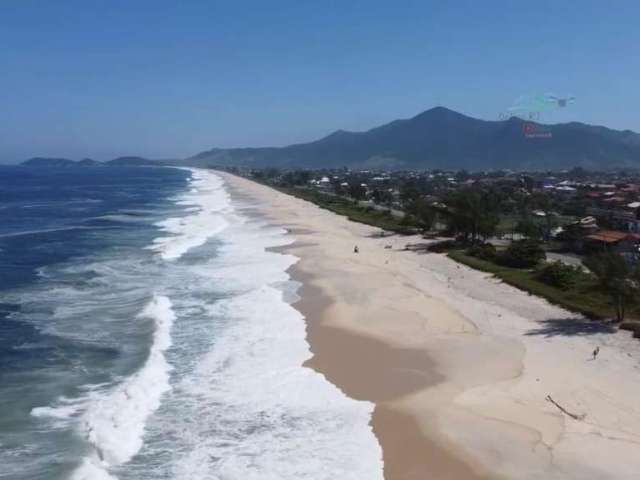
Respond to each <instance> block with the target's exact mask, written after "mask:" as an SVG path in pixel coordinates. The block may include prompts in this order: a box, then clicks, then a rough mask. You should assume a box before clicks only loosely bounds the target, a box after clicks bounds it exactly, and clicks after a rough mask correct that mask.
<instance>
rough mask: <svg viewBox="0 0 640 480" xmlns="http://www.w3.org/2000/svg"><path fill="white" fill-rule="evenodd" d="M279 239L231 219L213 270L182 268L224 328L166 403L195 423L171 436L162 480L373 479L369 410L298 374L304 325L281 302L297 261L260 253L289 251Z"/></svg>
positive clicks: (376, 451) (314, 376) (377, 464)
mask: <svg viewBox="0 0 640 480" xmlns="http://www.w3.org/2000/svg"><path fill="white" fill-rule="evenodd" d="M285 233H286V232H285V231H284V230H283V229H281V228H275V227H271V226H269V225H267V224H264V223H261V222H256V221H252V222H250V221H248V219H246V218H243V217H241V216H240V217H238V218H235V219H234V220H232V224H231V225H230V227H229V228H227V229H226V230H224V232H222V233H221V234H220V236H219V238H220V239H221V240H222V241H224V243H225V244H224V246H223V247H222V248H220V250H219V253H220V256H219V257H218V258H217V259H216V262H215V263H214V264H212V265H211V264H210V265H194V266H192V267H191V269H192V270H193V271H194V272H198V276H201V277H204V276H206V275H207V274H208V276H209V278H210V279H211V283H213V284H215V285H216V289H217V290H218V291H222V292H225V294H227V295H228V298H226V299H224V300H220V301H218V302H217V303H216V304H215V305H213V306H212V307H209V309H208V316H209V317H210V318H212V319H220V318H222V319H224V323H225V327H224V328H223V329H222V330H220V331H218V335H217V336H216V338H215V341H214V343H213V345H212V348H211V349H210V350H209V351H208V353H206V354H205V355H204V357H202V359H201V360H200V361H199V362H198V363H197V364H196V365H195V367H194V369H193V370H192V371H191V373H190V374H189V375H186V376H184V377H183V378H182V379H181V381H180V382H179V384H178V385H177V387H176V389H175V392H176V393H178V392H179V393H180V395H179V396H177V395H176V396H175V397H174V398H171V399H169V400H167V401H168V402H169V401H171V402H176V403H177V404H178V405H179V406H177V407H176V408H178V409H179V410H180V414H179V417H180V418H185V419H186V418H196V419H197V420H196V421H187V423H186V424H183V425H182V426H181V427H178V428H175V427H171V431H172V433H173V434H174V435H176V436H178V437H179V438H178V439H177V444H179V445H180V448H179V450H178V452H177V453H176V455H175V460H174V465H173V467H172V470H171V473H169V476H170V478H174V479H177V480H187V479H189V480H191V479H198V480H219V479H222V478H229V479H240V478H242V479H243V480H244V479H246V480H258V479H259V480H294V479H295V480H300V479H308V480H329V479H331V480H333V479H336V478H340V479H347V480H356V479H357V480H360V479H363V478H366V479H372V480H377V479H382V471H383V469H382V452H381V449H380V446H379V444H378V441H377V439H376V438H375V436H374V434H373V432H372V430H371V427H370V425H369V422H370V418H371V413H372V411H373V407H374V406H373V404H371V403H369V402H360V401H356V400H353V399H351V398H348V397H347V396H345V395H344V394H343V393H342V392H341V391H340V390H339V389H338V388H337V387H335V386H334V385H333V384H331V383H329V382H328V381H327V380H326V379H325V378H324V377H323V376H322V375H321V374H319V373H317V372H315V371H313V370H311V369H309V368H306V367H303V364H304V362H305V360H307V359H308V358H309V357H310V356H311V352H310V350H309V345H308V344H307V342H306V325H305V322H304V317H303V316H302V315H301V314H300V313H299V312H298V311H297V310H295V309H294V308H293V307H292V306H291V305H289V304H288V303H287V302H286V301H285V294H286V295H289V296H291V288H289V287H286V285H289V283H290V278H289V275H288V274H287V273H286V270H287V269H288V268H289V267H290V266H291V265H292V264H293V263H295V262H296V261H297V258H296V257H294V256H292V255H286V254H280V253H275V252H270V251H268V250H267V249H268V248H270V247H275V246H282V245H286V244H288V243H290V242H291V241H292V239H291V237H290V236H288V235H286V234H285ZM207 268H208V269H209V271H208V272H206V269H207ZM289 286H291V285H289Z"/></svg>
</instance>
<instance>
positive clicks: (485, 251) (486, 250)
mask: <svg viewBox="0 0 640 480" xmlns="http://www.w3.org/2000/svg"><path fill="white" fill-rule="evenodd" d="M466 253H467V255H470V256H472V257H476V258H479V259H480V260H486V261H488V262H492V261H494V260H495V259H496V255H497V254H496V247H494V246H493V245H491V244H490V243H483V244H481V245H473V246H472V247H469V248H468V249H467V251H466Z"/></svg>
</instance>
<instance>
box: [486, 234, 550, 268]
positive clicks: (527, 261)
mask: <svg viewBox="0 0 640 480" xmlns="http://www.w3.org/2000/svg"><path fill="white" fill-rule="evenodd" d="M545 258H546V254H545V253H544V250H543V249H542V246H541V245H540V242H538V241H537V240H532V239H526V240H517V241H515V242H511V245H509V248H507V249H506V250H505V251H504V252H503V253H502V254H501V255H498V261H499V263H501V264H502V265H505V266H507V267H512V268H532V267H535V266H536V265H537V264H538V263H540V262H541V261H542V260H544V259H545Z"/></svg>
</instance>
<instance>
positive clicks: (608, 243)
mask: <svg viewBox="0 0 640 480" xmlns="http://www.w3.org/2000/svg"><path fill="white" fill-rule="evenodd" d="M639 245H640V234H637V233H629V232H621V231H619V230H600V231H599V232H596V233H592V234H590V235H587V236H586V237H585V247H586V248H587V249H591V250H610V251H613V252H616V253H622V254H627V253H633V254H637V253H638V247H639Z"/></svg>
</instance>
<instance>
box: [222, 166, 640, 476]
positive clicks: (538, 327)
mask: <svg viewBox="0 0 640 480" xmlns="http://www.w3.org/2000/svg"><path fill="white" fill-rule="evenodd" d="M222 175H223V176H224V178H225V180H226V182H227V184H228V185H229V187H230V189H231V191H232V194H233V195H238V196H246V198H248V199H251V201H252V204H253V205H255V208H257V209H258V210H259V211H260V213H261V214H262V215H265V216H267V217H268V218H269V219H270V220H271V221H273V222H274V223H277V224H280V225H283V226H284V227H286V228H288V229H289V230H290V231H291V234H292V235H293V237H294V238H295V242H294V243H293V244H292V245H290V246H289V247H287V248H286V251H287V252H290V253H292V254H293V255H295V256H297V257H299V258H300V261H299V262H298V263H297V264H296V265H295V267H294V268H293V269H292V270H291V275H292V276H293V278H295V279H296V280H298V281H300V282H301V283H302V284H303V287H302V289H301V293H300V295H301V300H300V301H299V302H298V303H296V305H295V307H296V308H297V309H299V310H300V311H301V312H302V313H303V314H304V315H305V317H306V319H307V325H308V327H307V333H308V341H309V343H310V345H311V349H312V352H313V354H314V356H313V358H312V359H311V360H310V361H309V362H308V366H309V367H311V368H314V369H315V370H317V371H319V372H321V373H323V374H324V375H325V376H326V377H327V378H328V379H329V380H330V381H331V382H332V383H334V384H335V385H337V386H338V387H339V388H340V389H342V390H343V391H344V392H345V393H346V394H347V395H349V396H350V397H352V398H355V399H362V400H368V401H371V402H374V403H375V405H376V408H375V411H374V414H373V418H372V427H373V430H374V432H375V434H376V436H377V438H378V440H379V442H380V445H381V446H382V450H383V459H384V464H385V478H387V479H388V480H400V479H500V478H505V479H637V478H640V381H639V379H640V342H638V341H637V340H634V339H633V338H631V335H630V334H629V333H628V332H624V331H622V332H617V331H614V329H612V328H610V327H608V326H607V325H604V324H601V323H595V322H590V321H587V320H585V319H582V318H580V317H579V316H577V315H576V314H573V313H571V312H567V311H565V310H563V309H561V308H558V307H556V306H553V305H551V304H549V303H548V302H546V301H545V300H542V299H540V298H537V297H534V296H531V295H528V294H527V293H524V292H522V291H519V290H517V289H515V288H513V287H510V286H508V285H505V284H503V283H501V282H500V281H499V280H497V279H495V278H493V277H492V276H490V275H487V274H486V273H483V272H479V271H475V270H472V269H470V268H467V267H465V266H462V265H459V264H457V263H455V262H454V261H452V260H450V259H449V258H447V257H446V256H443V255H440V254H421V253H416V252H409V251H405V250H404V246H405V244H407V243H413V242H417V241H420V239H418V238H417V237H415V238H412V237H402V236H388V237H384V238H381V237H380V236H379V235H378V234H379V229H376V228H373V227H369V226H366V225H362V224H358V223H353V222H350V221H348V220H347V219H346V218H344V217H340V216H337V215H335V214H333V213H331V212H328V211H326V210H322V209H320V208H318V207H316V206H315V205H313V204H311V203H308V202H305V201H302V200H299V199H296V198H293V197H290V196H287V195H284V194H281V193H279V192H277V191H275V190H273V189H270V188H268V187H265V186H262V185H259V184H257V183H254V182H251V181H249V180H247V179H243V178H239V177H235V176H232V175H229V174H222ZM355 245H357V246H358V247H359V253H357V254H356V253H354V252H353V249H354V246H355ZM597 346H599V347H600V349H601V350H600V355H599V356H598V358H597V359H596V360H593V359H592V356H591V353H592V351H593V350H594V349H595V348H596V347H597ZM548 396H550V398H551V399H553V400H554V401H555V402H556V403H557V405H556V404H554V403H552V402H550V401H549V400H548V399H547V398H548ZM558 405H559V406H561V407H562V408H564V409H565V410H566V412H569V413H570V414H573V416H575V418H574V417H573V416H570V415H568V414H567V413H564V412H563V411H561V409H560V408H559V407H558Z"/></svg>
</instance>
